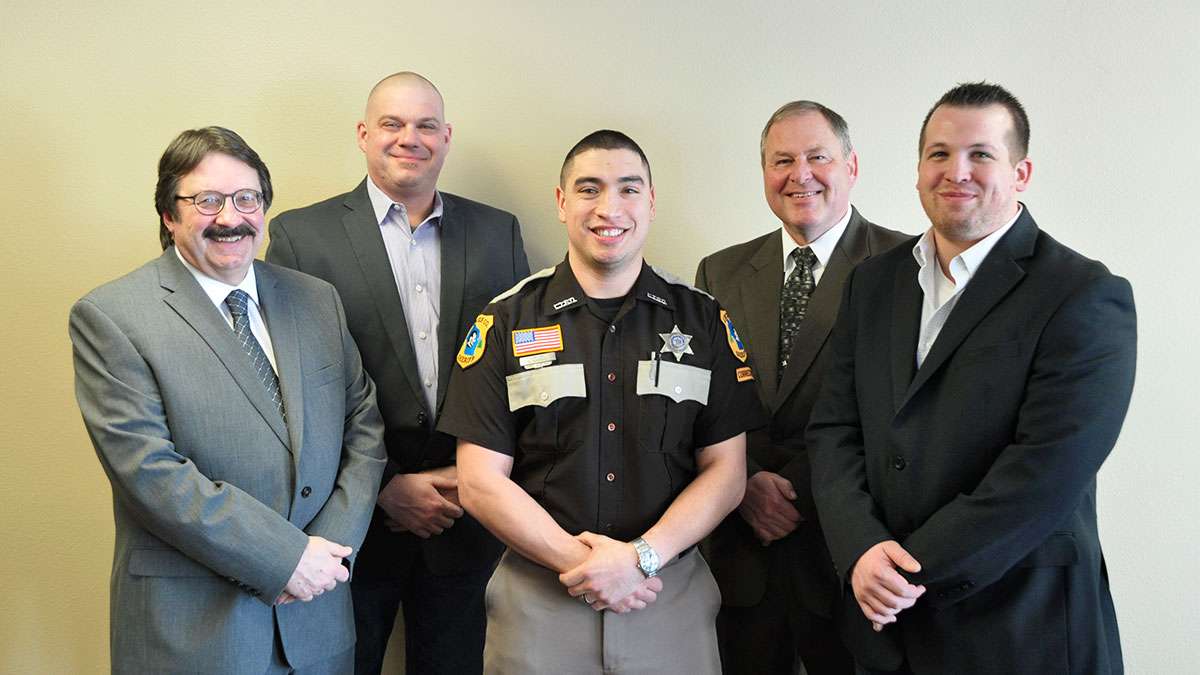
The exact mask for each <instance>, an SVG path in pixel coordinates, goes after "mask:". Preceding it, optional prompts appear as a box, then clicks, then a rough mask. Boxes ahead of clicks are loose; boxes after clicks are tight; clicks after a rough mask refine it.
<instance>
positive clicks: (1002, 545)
mask: <svg viewBox="0 0 1200 675" xmlns="http://www.w3.org/2000/svg"><path fill="white" fill-rule="evenodd" d="M915 241H916V240H915V239H914V240H912V241H910V242H906V243H904V244H902V245H900V246H899V247H897V248H896V249H895V250H893V251H892V252H890V253H888V254H886V255H883V256H880V257H878V258H875V259H873V260H870V261H868V262H866V263H864V264H863V265H861V266H859V267H858V268H857V269H856V270H855V271H854V273H853V274H852V275H851V277H850V279H849V280H848V281H847V282H846V291H845V300H844V304H843V306H842V311H841V313H840V316H839V319H838V323H837V326H836V327H835V329H834V335H833V355H832V359H831V363H830V369H829V371H828V373H827V375H826V378H825V388H824V389H823V391H822V396H821V398H820V400H819V402H818V404H817V406H816V408H815V409H814V410H813V415H812V422H811V424H810V426H809V429H808V441H809V447H810V448H812V451H813V486H814V491H815V495H816V500H817V506H818V509H819V511H820V514H821V520H822V522H823V523H824V525H825V537H826V539H827V540H828V542H829V548H830V551H831V552H832V554H833V560H834V562H835V564H836V565H837V569H838V570H839V572H840V574H841V575H842V577H843V581H846V580H847V579H846V575H847V573H848V572H849V571H850V569H851V567H852V566H853V565H854V563H855V562H856V561H857V560H858V558H859V557H860V556H861V555H862V553H863V552H865V551H866V550H867V549H868V548H870V547H871V546H872V545H874V544H876V543H878V542H880V541H884V540H887V539H895V540H897V541H899V542H900V543H901V544H902V545H903V546H904V547H905V548H906V549H907V550H908V551H909V552H910V553H911V554H912V555H913V556H914V557H916V559H917V560H918V561H919V562H920V563H921V564H922V566H923V567H922V570H921V572H920V573H919V574H911V575H907V576H908V578H909V580H910V581H911V582H913V583H917V584H925V586H926V587H927V589H928V590H927V591H926V593H925V595H924V596H923V597H922V598H921V599H920V600H918V602H917V604H916V605H915V606H914V607H912V608H911V609H908V610H906V611H904V612H902V613H901V614H900V616H899V620H898V622H897V623H896V624H893V625H890V626H888V627H886V628H885V629H884V631H883V632H882V633H878V634H877V633H874V632H872V631H871V630H870V628H869V626H868V623H867V621H866V619H865V618H864V617H863V616H862V613H861V611H859V609H858V607H857V606H856V605H855V603H854V600H853V597H851V595H850V593H849V587H848V583H847V584H846V586H845V588H846V593H845V595H844V604H843V609H844V610H845V615H844V616H845V618H846V625H845V628H846V630H847V631H848V633H847V634H848V642H849V645H850V647H851V650H852V651H853V652H854V653H855V656H856V658H858V659H859V660H860V661H862V662H863V663H864V664H865V665H869V666H871V667H875V668H884V667H894V666H896V665H898V664H899V662H900V659H901V658H905V659H907V661H908V664H909V666H910V667H911V668H912V669H913V671H914V672H916V673H1051V672H1053V673H1068V672H1069V673H1092V674H1095V673H1114V672H1121V671H1122V662H1121V647H1120V642H1119V638H1118V633H1117V623H1116V616H1115V613H1114V611H1113V604H1112V598H1111V596H1110V595H1109V588H1108V575H1107V571H1106V569H1105V565H1104V557H1103V555H1102V554H1101V550H1100V541H1099V538H1098V536H1097V533H1096V471H1097V470H1098V469H1099V468H1100V465H1101V463H1102V462H1103V461H1104V459H1105V457H1107V456H1108V453H1109V452H1110V451H1111V450H1112V447H1113V444H1114V443H1115V442H1116V439H1117V434H1118V433H1119V432H1120V430H1121V424H1122V421H1123V420H1124V417H1125V411H1126V408H1127V407H1128V404H1129V397H1130V393H1131V391H1132V388H1133V376H1134V361H1135V353H1136V319H1135V315H1134V307H1133V295H1132V291H1131V289H1130V287H1129V283H1128V282H1127V281H1125V280H1124V279H1122V278H1120V277H1116V276H1113V275H1112V274H1110V273H1109V271H1108V269H1107V268H1105V267H1104V265H1102V264H1100V263H1099V262H1096V261H1094V260H1088V259H1086V258H1084V257H1083V256H1081V255H1079V254H1078V253H1075V252H1074V251H1072V250H1071V249H1069V248H1067V247H1065V246H1063V245H1062V244H1059V243H1058V242H1057V241H1055V240H1054V239H1052V238H1050V236H1048V235H1046V234H1045V233H1043V232H1041V231H1040V230H1039V229H1038V228H1037V225H1036V224H1035V223H1034V221H1033V217H1032V216H1031V215H1030V213H1029V210H1028V208H1025V209H1023V210H1022V213H1021V215H1020V217H1019V218H1018V219H1017V221H1016V223H1015V224H1014V225H1013V227H1012V229H1011V230H1009V232H1008V233H1007V234H1006V235H1005V236H1004V237H1003V238H1001V239H1000V241H999V242H997V244H996V246H995V248H993V249H992V251H991V252H990V253H989V254H988V256H987V257H986V258H985V259H984V261H983V263H982V264H981V265H980V267H979V269H978V270H977V272H976V273H975V275H974V276H973V277H972V279H971V282H970V284H969V285H968V286H967V288H966V289H965V290H964V291H963V295H962V297H961V298H959V300H958V304H957V305H956V306H955V308H954V311H953V313H951V315H950V318H949V319H948V320H947V322H946V324H945V326H944V327H943V329H942V331H941V333H940V334H939V335H938V338H937V340H936V342H934V344H933V347H932V349H931V350H930V351H929V355H928V357H927V358H926V359H925V361H924V363H923V364H922V366H921V368H920V369H917V368H916V349H917V339H918V334H919V331H920V320H921V303H922V293H921V289H920V287H919V286H918V284H917V263H916V261H915V260H914V258H913V255H912V250H911V249H912V245H913V244H914V243H915Z"/></svg>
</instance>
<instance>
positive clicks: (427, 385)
mask: <svg viewBox="0 0 1200 675" xmlns="http://www.w3.org/2000/svg"><path fill="white" fill-rule="evenodd" d="M425 388H426V389H432V388H433V381H432V380H425Z"/></svg>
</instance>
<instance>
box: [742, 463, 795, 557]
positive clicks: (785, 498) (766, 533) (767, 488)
mask: <svg viewBox="0 0 1200 675" xmlns="http://www.w3.org/2000/svg"><path fill="white" fill-rule="evenodd" d="M795 499H796V490H795V488H793V487H792V482H791V481H789V480H788V479H786V478H784V477H783V476H780V475H779V474H777V473H771V472H770V471H758V472H756V473H755V474H754V475H753V476H751V477H750V479H749V480H747V481H746V495H745V496H744V497H742V503H741V504H738V513H739V514H741V516H742V519H743V520H745V521H746V523H747V524H748V525H750V529H751V530H753V531H754V536H755V537H758V540H759V541H760V542H762V545H763V546H766V545H767V544H770V543H771V542H773V541H776V540H778V539H783V538H784V537H786V536H788V535H789V534H791V533H792V531H794V530H795V529H796V526H797V525H799V524H800V522H801V521H802V520H804V517H803V516H801V515H800V512H799V511H797V510H796V507H795V506H794V505H792V502H793V501H795Z"/></svg>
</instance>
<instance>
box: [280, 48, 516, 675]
mask: <svg viewBox="0 0 1200 675" xmlns="http://www.w3.org/2000/svg"><path fill="white" fill-rule="evenodd" d="M450 134H451V127H450V125H449V124H448V123H447V122H446V121H445V114H444V108H443V102H442V97H441V94H440V93H439V92H438V90H437V89H436V88H435V87H434V86H433V84H432V83H430V82H429V81H428V80H426V79H425V78H423V77H421V76H420V75H417V74H416V73H409V72H404V73H397V74H394V75H390V76H388V77H386V78H384V79H383V80H381V81H380V82H379V83H378V84H376V85H375V87H374V88H373V89H372V90H371V94H370V96H369V97H368V99H367V109H366V114H365V116H364V118H363V120H362V121H361V122H359V124H358V144H359V147H360V148H361V149H362V151H363V153H364V154H365V155H366V158H367V178H366V179H364V180H363V182H362V183H359V185H358V187H356V188H355V189H354V190H352V191H350V192H348V193H346V194H342V195H338V196H336V197H333V198H331V199H327V200H325V201H323V202H319V203H317V204H313V205H311V206H308V207H305V208H302V209H297V210H294V211H289V212H287V213H283V214H280V215H279V216H278V217H276V218H275V219H274V220H273V221H272V222H271V228H270V234H271V244H270V248H269V249H268V251H267V259H268V260H270V261H272V262H275V263H278V264H281V265H286V266H288V267H293V268H295V269H298V270H301V271H303V272H307V273H309V274H312V275H314V276H317V277H320V278H322V279H325V280H327V281H329V282H330V283H332V284H333V285H334V286H336V287H337V289H338V292H339V293H340V294H341V296H342V298H343V300H344V301H345V303H346V318H347V321H348V322H349V325H350V332H351V333H352V334H353V335H354V339H355V340H356V341H357V342H358V346H359V349H361V350H362V354H363V362H364V364H365V366H366V370H367V372H368V373H369V374H370V375H371V377H372V378H373V379H374V380H375V382H376V385H377V386H378V388H379V406H380V409H381V411H382V412H383V417H384V422H385V424H386V428H387V431H386V442H387V452H388V464H387V469H386V471H385V472H384V475H383V482H382V484H381V486H380V492H379V499H378V506H379V508H378V509H377V511H376V514H375V519H374V520H373V521H372V523H371V529H370V531H369V533H368V535H367V541H366V543H365V544H364V545H363V552H362V555H361V556H360V566H359V568H358V570H357V571H356V574H355V578H354V581H353V583H352V584H351V591H352V593H353V595H354V604H355V607H354V609H355V620H356V624H357V629H358V646H357V656H356V671H357V672H359V673H378V672H379V671H380V669H381V667H382V663H383V655H384V650H385V648H386V646H387V642H388V637H389V636H390V635H391V632H392V626H393V623H394V621H395V617H396V612H397V610H398V607H400V606H403V608H404V625H405V653H406V661H407V669H408V672H410V673H455V674H460V673H471V672H479V671H480V670H481V669H482V654H483V638H484V627H485V615H484V607H483V589H484V585H485V584H486V583H487V579H488V577H489V575H490V574H491V571H492V567H493V565H494V563H495V561H496V559H497V558H498V557H499V555H500V551H501V550H502V547H501V545H500V543H499V542H498V541H497V540H496V539H495V538H494V537H492V536H491V535H490V534H489V533H488V532H487V531H486V530H484V529H483V528H482V527H481V526H480V525H479V523H478V522H477V521H475V520H474V519H473V518H471V517H470V516H469V515H464V512H463V510H462V508H461V507H460V506H459V503H458V493H457V483H456V472H455V465H454V445H455V444H454V439H453V438H450V437H448V436H446V435H445V434H441V433H437V432H435V431H434V427H435V424H436V420H437V417H438V414H439V411H440V408H441V405H442V399H443V397H444V396H445V392H446V384H447V382H448V380H449V377H450V367H451V366H452V365H453V364H454V352H455V349H456V348H457V346H458V344H459V343H460V342H461V341H462V339H463V337H464V335H465V334H466V331H467V329H468V328H469V327H470V325H471V323H472V321H473V320H474V318H475V315H476V314H477V313H478V311H479V310H480V309H482V308H483V307H484V305H486V304H487V303H488V301H489V300H491V299H492V298H493V297H494V296H496V295H499V294H500V293H501V292H503V291H504V290H506V289H508V288H509V287H511V286H512V285H514V284H515V283H516V282H517V281H519V280H520V279H522V278H524V277H525V276H527V275H528V273H529V265H528V263H527V262H526V259H525V250H524V246H523V244H522V242H521V232H520V225H519V224H518V222H517V219H516V218H515V217H514V216H513V215H512V214H510V213H506V212H504V211H500V210H498V209H494V208H492V207H489V206H486V205H484V204H480V203H478V202H474V201H471V200H469V199H464V198H462V197H458V196H455V195H452V194H449V193H445V192H439V191H438V190H437V178H438V174H439V173H440V172H441V168H442V163H443V161H444V160H445V158H446V153H447V151H448V150H449V145H450Z"/></svg>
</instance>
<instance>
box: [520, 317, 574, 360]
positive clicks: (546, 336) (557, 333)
mask: <svg viewBox="0 0 1200 675" xmlns="http://www.w3.org/2000/svg"><path fill="white" fill-rule="evenodd" d="M512 345H513V356H518V357H519V356H529V355H530V354H544V353H546V352H561V351H562V348H563V340H562V327H560V326H559V325H558V324H555V325H553V326H546V327H544V328H525V329H522V330H514V331H513V332H512Z"/></svg>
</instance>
